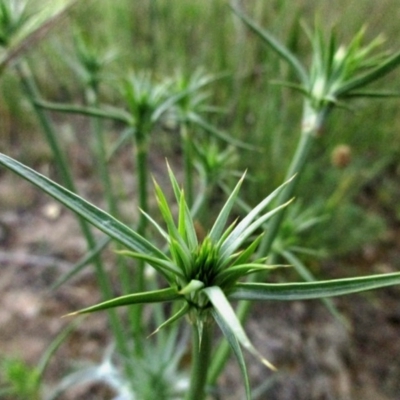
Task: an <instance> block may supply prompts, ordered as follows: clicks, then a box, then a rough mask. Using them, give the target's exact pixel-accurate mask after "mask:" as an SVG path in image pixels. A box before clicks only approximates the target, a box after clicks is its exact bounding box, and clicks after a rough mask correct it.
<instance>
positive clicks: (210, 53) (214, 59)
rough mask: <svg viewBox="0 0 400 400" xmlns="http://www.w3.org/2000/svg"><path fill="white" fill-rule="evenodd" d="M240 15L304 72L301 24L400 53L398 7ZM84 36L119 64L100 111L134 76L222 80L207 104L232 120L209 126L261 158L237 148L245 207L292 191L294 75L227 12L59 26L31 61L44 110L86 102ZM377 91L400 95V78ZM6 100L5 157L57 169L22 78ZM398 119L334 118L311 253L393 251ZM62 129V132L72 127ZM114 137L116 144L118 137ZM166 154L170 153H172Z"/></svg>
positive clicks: (324, 143)
mask: <svg viewBox="0 0 400 400" xmlns="http://www.w3.org/2000/svg"><path fill="white" fill-rule="evenodd" d="M45 3H46V2H43V1H39V0H38V1H32V4H31V5H32V9H35V7H37V6H38V7H45V6H46V4H45ZM240 3H241V6H242V7H243V9H244V10H245V12H246V13H247V14H248V15H250V16H251V17H252V18H253V19H254V20H255V21H257V22H258V23H259V24H260V25H261V26H263V27H266V28H267V29H269V31H270V32H272V33H273V34H274V35H276V37H277V38H278V39H279V40H281V41H282V42H284V43H285V44H286V45H288V46H289V47H290V48H291V49H292V51H293V52H295V53H296V54H298V55H300V57H301V58H302V59H303V60H304V62H305V63H307V60H308V59H309V57H310V55H311V46H310V43H309V41H308V39H307V36H306V35H305V33H304V30H303V29H302V27H301V24H302V23H305V24H307V25H308V26H313V25H314V23H315V22H317V23H318V24H319V25H321V26H322V27H324V28H325V29H326V33H328V32H329V29H330V28H331V27H334V29H335V31H336V32H337V34H338V35H339V36H340V38H341V40H342V41H343V43H347V42H349V41H350V40H351V38H352V36H353V35H354V33H355V32H357V31H358V30H359V29H360V28H361V26H363V25H366V27H367V31H366V41H367V42H368V41H370V40H372V39H373V38H374V37H376V36H377V35H379V34H380V33H383V34H384V36H385V38H386V43H385V45H384V46H385V47H386V48H387V49H391V50H398V49H399V48H400V39H399V31H400V29H399V24H398V20H399V17H400V8H399V7H398V5H397V3H396V2H395V1H394V0H381V1H379V2H376V1H371V0H358V1H351V2H348V1H344V0H337V1H335V2H332V1H327V0H326V1H325V0H323V1H322V0H299V1H296V2H294V1H289V0H270V1H257V0H246V1H241V2H240ZM76 32H80V34H81V35H82V37H83V38H84V39H85V40H87V41H88V42H89V43H90V45H91V46H92V48H95V49H98V52H99V53H104V54H106V53H107V52H111V53H112V54H113V55H114V58H113V61H112V62H110V63H109V64H107V67H106V76H105V80H104V82H103V83H102V86H101V92H102V96H103V98H102V100H104V102H105V103H107V104H116V105H118V102H119V101H120V96H119V95H118V91H117V85H116V82H117V79H121V78H123V77H127V76H128V75H129V73H130V72H131V71H135V72H140V71H146V72H147V73H150V74H151V75H153V76H154V77H156V78H164V77H172V76H174V75H175V74H177V73H191V72H193V70H195V69H196V68H198V67H202V68H204V69H205V71H206V72H207V73H211V74H219V73H222V74H223V75H222V77H221V78H220V79H218V80H216V81H215V82H213V83H212V84H211V85H210V86H209V93H210V96H211V99H212V101H211V103H212V104H215V105H216V106H218V107H221V108H223V110H224V112H223V113H212V114H210V115H209V116H208V119H209V121H210V122H212V123H213V124H214V125H215V126H217V127H218V128H219V129H221V130H222V131H224V132H226V133H227V134H229V135H230V136H231V137H233V138H235V139H238V140H241V141H243V142H245V143H246V144H251V145H252V146H254V149H255V150H254V149H253V150H248V149H242V148H238V149H237V157H236V158H235V161H236V165H235V166H234V167H233V166H231V165H230V167H229V168H234V169H235V170H238V171H243V170H244V169H248V171H249V175H250V177H251V179H248V181H247V182H246V187H245V190H243V192H242V193H243V197H244V200H245V201H246V202H248V203H249V204H255V203H256V202H257V201H258V199H260V198H262V197H264V196H265V194H266V193H269V192H270V191H271V190H272V189H273V188H274V187H277V186H278V185H279V184H280V183H281V182H282V180H283V178H284V174H285V171H286V170H287V164H288V163H289V162H290V160H291V158H292V154H293V151H294V149H295V146H296V144H297V140H298V136H299V132H300V126H299V124H300V112H301V98H300V96H299V95H298V94H296V93H295V92H293V91H291V90H290V89H287V88H282V87H280V86H278V85H276V84H274V82H273V81H276V80H288V79H289V80H290V78H291V77H290V75H289V74H290V71H288V69H287V68H286V66H285V65H283V64H282V63H281V61H279V60H278V58H277V57H276V55H275V54H273V53H272V52H271V51H269V49H268V48H267V47H266V46H265V45H264V44H263V43H262V42H261V41H260V40H259V39H258V38H257V37H255V36H254V35H253V34H252V33H251V32H249V31H248V30H247V29H246V27H245V26H244V25H243V24H242V23H241V22H240V21H239V20H238V19H237V18H236V17H235V16H234V14H233V13H232V12H231V11H230V10H229V8H228V4H227V2H226V1H224V0H202V1H201V2H200V1H198V2H194V1H191V0H173V1H171V0H141V1H131V0H117V1H115V0H102V1H93V0H92V1H90V0H89V1H81V2H78V4H77V5H76V6H75V7H73V9H72V10H71V12H70V17H69V19H67V20H65V21H62V22H60V24H59V26H56V27H55V28H54V29H53V30H52V31H51V32H50V33H49V34H48V35H47V37H46V38H45V40H42V41H41V42H40V43H39V44H37V45H35V46H32V49H31V50H30V51H29V53H28V58H29V62H30V64H31V66H32V68H33V70H34V71H35V75H36V77H37V78H38V80H39V86H40V88H41V90H42V93H43V96H44V98H45V99H48V100H52V101H60V102H68V103H71V102H75V103H80V102H82V101H83V97H84V94H83V89H82V85H81V84H80V81H79V79H77V76H76V72H74V70H73V69H71V68H70V64H71V62H70V61H71V60H72V59H73V47H74V35H75V34H76ZM377 85H378V86H379V87H380V88H385V87H386V88H388V89H390V90H398V91H399V92H400V80H399V72H395V73H392V74H390V76H388V77H387V78H385V79H384V80H381V81H380V82H378V83H377ZM0 90H1V92H2V96H1V100H0V118H1V120H2V129H1V132H0V149H1V150H2V151H4V152H6V153H13V152H14V153H15V152H17V153H18V155H19V157H20V158H21V159H22V161H24V159H25V160H29V162H31V163H37V162H41V161H42V160H43V158H46V157H51V153H50V152H48V151H47V150H46V146H45V145H41V144H40V141H41V139H40V134H39V133H38V131H39V128H36V121H35V119H34V118H33V117H32V114H31V112H30V110H29V105H28V104H27V103H25V102H24V101H21V98H22V96H21V95H20V88H19V86H18V84H17V81H16V79H15V76H14V74H13V71H12V69H9V70H8V71H7V72H6V73H5V74H4V75H3V77H2V81H1V87H0ZM398 109H399V101H398V100H397V99H389V100H384V101H383V100H380V99H377V100H373V101H371V100H368V101H367V100H355V101H354V102H353V103H352V109H350V110H347V109H346V110H345V109H343V110H342V109H340V110H335V111H334V112H333V114H332V115H331V117H330V119H329V123H328V124H327V126H326V127H325V130H324V132H322V134H321V137H320V138H319V140H318V143H317V145H316V146H315V147H314V149H313V156H312V161H311V162H310V163H309V165H308V167H307V170H306V171H305V174H304V176H303V177H302V181H301V183H300V185H299V187H298V192H297V193H298V198H299V199H300V204H301V206H299V207H297V208H296V210H297V211H298V213H299V214H301V213H302V212H304V211H307V212H308V210H312V214H313V215H314V216H315V217H317V216H318V217H319V216H323V217H324V218H321V222H319V223H318V224H315V225H312V229H308V230H305V231H301V232H300V233H298V234H299V235H300V238H299V241H300V243H301V245H302V246H304V247H310V248H314V249H315V248H316V249H318V250H324V251H325V254H329V255H331V256H332V255H336V256H338V255H346V254H348V253H350V252H352V253H354V252H359V251H360V250H361V249H362V248H363V246H366V245H367V244H371V243H372V244H373V243H381V242H382V241H383V242H385V241H387V240H390V235H389V234H388V232H390V230H391V229H392V228H393V227H398V225H399V223H400V209H399V205H398V202H397V199H398V198H399V196H400V188H399V184H398V182H399V175H400V166H399V161H398V160H399V159H400V157H399V156H400V129H399V128H400V117H399V113H398ZM58 118H60V120H62V121H64V120H65V119H66V118H68V117H65V116H63V117H62V118H61V117H58ZM72 123H73V122H71V124H72ZM73 129H76V128H73ZM109 129H110V131H113V132H115V131H116V130H117V129H118V126H110V128H109ZM194 129H195V128H194ZM60 134H61V135H63V134H65V136H66V138H65V141H71V140H72V141H77V143H79V140H78V139H77V138H76V137H75V136H74V135H72V138H71V137H70V136H68V134H66V133H65V132H64V133H63V131H60ZM156 134H157V135H160V136H159V138H160V140H158V139H157V140H155V142H157V143H158V146H159V147H162V146H164V147H165V149H167V150H165V153H167V154H164V156H168V157H171V154H172V155H176V156H177V157H178V156H179V151H178V149H174V140H175V139H174V132H171V130H165V131H160V132H157V133H156ZM193 134H199V135H200V134H202V133H201V132H198V133H197V132H193ZM203 135H204V134H203ZM198 137H199V140H200V141H202V140H203V139H202V137H201V136H198ZM32 140H35V146H32ZM155 145H156V146H157V144H155ZM222 148H223V147H222ZM158 151H160V152H161V153H163V148H161V149H160V148H159V149H158ZM232 157H233V156H232ZM297 211H296V212H297ZM288 229H290V228H288ZM292 233H293V232H292ZM388 237H389V239H388ZM316 273H317V274H318V271H316Z"/></svg>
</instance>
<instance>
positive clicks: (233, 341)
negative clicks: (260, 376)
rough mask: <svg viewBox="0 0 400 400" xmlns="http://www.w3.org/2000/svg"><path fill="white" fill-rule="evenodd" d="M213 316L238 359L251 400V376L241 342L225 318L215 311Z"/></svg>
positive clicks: (248, 398) (247, 395) (248, 397)
mask: <svg viewBox="0 0 400 400" xmlns="http://www.w3.org/2000/svg"><path fill="white" fill-rule="evenodd" d="M212 315H213V317H214V319H215V321H216V322H217V324H218V326H219V327H220V328H221V331H222V333H223V335H224V336H225V338H226V340H227V341H228V343H229V346H230V347H231V349H232V351H233V354H234V355H235V357H236V360H237V362H238V364H239V368H240V372H241V373H242V378H243V383H244V387H245V390H246V399H247V400H251V391H250V381H249V375H248V374H247V368H246V362H245V360H244V357H243V353H242V349H241V348H240V345H239V342H238V340H237V338H236V336H235V334H234V332H233V331H232V330H231V328H230V326H229V325H228V324H227V323H226V322H225V320H224V319H223V318H221V316H220V315H219V313H217V312H216V311H215V310H213V311H212Z"/></svg>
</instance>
